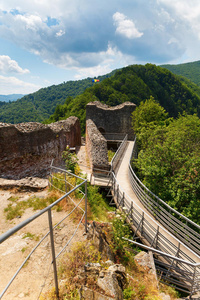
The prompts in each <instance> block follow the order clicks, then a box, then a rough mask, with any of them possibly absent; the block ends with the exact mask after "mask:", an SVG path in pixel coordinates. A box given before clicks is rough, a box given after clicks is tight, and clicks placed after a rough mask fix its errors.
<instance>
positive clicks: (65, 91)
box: [0, 71, 114, 124]
mask: <svg viewBox="0 0 200 300" xmlns="http://www.w3.org/2000/svg"><path fill="white" fill-rule="evenodd" d="M113 73H114V71H113V72H111V73H110V74H107V75H104V76H99V77H98V79H99V80H103V79H104V78H106V77H108V76H111V75H112V74H113ZM92 85H93V83H92V78H87V79H83V80H77V81H68V82H63V83H61V84H59V85H52V86H49V87H47V88H42V89H40V90H39V91H37V92H35V93H32V94H29V95H26V96H24V97H23V98H21V99H19V100H17V101H16V102H13V103H5V102H0V108H1V110H0V122H5V123H14V124H15V123H21V122H30V121H37V122H42V121H44V120H45V119H47V118H49V117H50V116H51V115H52V114H53V113H54V111H55V108H56V106H57V105H58V104H64V103H65V100H66V98H67V97H69V96H71V97H76V96H77V95H79V94H81V93H83V92H84V90H85V89H86V88H87V87H90V86H92Z"/></svg>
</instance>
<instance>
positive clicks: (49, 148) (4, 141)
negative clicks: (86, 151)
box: [0, 117, 81, 179]
mask: <svg viewBox="0 0 200 300" xmlns="http://www.w3.org/2000/svg"><path fill="white" fill-rule="evenodd" d="M67 145H69V146H70V147H75V146H78V145H81V129H80V123H79V120H78V118H76V117H69V118H68V119H66V120H62V121H58V122H56V123H52V124H49V125H44V124H41V123H37V122H29V123H20V124H15V125H13V124H5V123H0V177H2V178H7V179H20V178H23V177H28V176H32V177H33V176H37V177H45V176H47V173H48V169H49V166H50V164H51V161H52V159H54V160H55V163H58V164H59V163H60V162H61V160H62V152H63V151H64V150H65V149H66V146H67Z"/></svg>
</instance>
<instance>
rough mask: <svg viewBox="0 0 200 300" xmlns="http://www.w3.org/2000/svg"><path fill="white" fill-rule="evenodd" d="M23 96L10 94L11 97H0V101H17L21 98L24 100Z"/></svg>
mask: <svg viewBox="0 0 200 300" xmlns="http://www.w3.org/2000/svg"><path fill="white" fill-rule="evenodd" d="M23 96H24V95H23V94H10V95H0V101H1V102H9V101H11V102H12V101H16V100H18V99H20V98H22V97H23Z"/></svg>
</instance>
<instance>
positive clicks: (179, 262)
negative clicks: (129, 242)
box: [111, 141, 200, 295]
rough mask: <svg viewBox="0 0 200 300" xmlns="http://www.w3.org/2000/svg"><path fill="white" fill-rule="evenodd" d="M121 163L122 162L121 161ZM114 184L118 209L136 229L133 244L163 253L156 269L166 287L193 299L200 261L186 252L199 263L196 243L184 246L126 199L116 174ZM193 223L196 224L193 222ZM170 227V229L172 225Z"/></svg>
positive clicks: (151, 205) (199, 281)
mask: <svg viewBox="0 0 200 300" xmlns="http://www.w3.org/2000/svg"><path fill="white" fill-rule="evenodd" d="M126 143H127V141H124V144H123V146H122V145H121V146H122V147H123V151H124V149H125V147H126ZM123 151H121V154H122V153H123ZM134 151H135V148H134V149H133V154H134ZM119 153H120V151H119ZM118 155H120V154H118ZM114 159H115V158H114ZM117 160H118V161H119V160H120V158H119V157H118V158H117ZM131 169H132V168H131V166H130V165H129V177H130V179H131V176H130V175H131V174H132V172H133V171H131ZM112 170H113V171H115V167H113V166H112ZM111 181H112V187H111V189H112V195H113V198H114V200H115V203H116V205H117V207H118V208H120V209H121V210H122V211H123V212H124V213H125V214H126V217H127V221H128V222H129V223H130V225H131V227H132V228H133V231H134V236H133V240H134V239H135V238H136V235H137V236H138V237H139V238H140V239H141V240H143V241H144V242H145V244H147V245H149V246H150V247H151V248H154V249H157V250H158V251H160V253H159V254H158V253H157V254H155V265H156V269H157V272H158V273H159V274H160V280H161V281H162V282H164V283H165V284H168V285H171V286H174V285H175V286H176V288H177V289H178V290H180V291H184V292H186V293H189V294H190V295H193V294H195V293H196V292H198V291H200V264H197V263H196V261H195V260H194V259H192V258H191V257H189V256H188V254H187V253H186V251H184V250H188V251H187V252H190V253H191V254H192V255H193V257H196V258H197V261H199V259H200V257H199V256H198V254H196V253H197V251H194V249H193V248H195V246H194V243H193V245H192V247H190V245H189V244H188V246H187V245H185V243H182V242H181V239H179V236H177V235H174V234H173V232H172V233H170V232H168V231H167V230H166V229H165V228H164V227H162V225H160V224H159V223H157V222H156V221H155V220H154V219H153V218H152V217H151V216H150V215H148V214H147V213H146V212H145V211H144V210H142V208H140V207H139V206H138V205H137V204H136V203H135V202H133V200H132V199H131V198H130V197H129V196H128V195H126V193H125V191H124V190H123V189H122V188H121V187H120V183H119V182H117V179H116V177H115V174H114V172H112V180H111ZM131 183H132V186H133V188H134V191H135V193H136V195H137V196H138V198H139V199H140V198H141V195H143V201H141V202H142V203H143V202H144V203H145V204H146V206H147V207H148V208H149V209H148V210H149V211H150V212H151V213H152V211H153V214H152V215H153V216H154V215H155V212H156V211H155V209H154V210H153V208H154V202H153V203H151V202H150V201H147V200H146V198H145V200H144V193H143V192H142V191H141V190H140V185H139V184H138V183H137V182H135V183H134V185H133V181H131ZM146 197H147V199H148V200H149V198H150V196H149V194H147V196H146ZM145 201H146V202H145ZM147 204H148V205H147ZM165 217H166V218H168V217H169V216H168V215H167V214H166V216H165ZM173 217H174V216H173V215H171V216H170V219H168V223H169V221H170V220H171V219H173ZM186 219H187V218H186ZM188 221H190V220H188ZM174 222H175V220H174ZM179 222H180V220H178V221H177V223H178V224H179ZM190 222H191V223H192V224H193V222H192V221H190ZM166 223H167V222H166ZM179 225H180V224H179ZM197 226H198V225H197ZM166 227H167V226H166ZM168 227H170V226H169V224H168ZM167 229H168V228H167ZM185 229H186V227H184V230H185ZM179 230H181V229H180V228H179ZM193 231H194V230H193V229H192V230H191V228H190V231H189V230H188V231H187V232H185V231H184V233H185V235H186V236H187V235H188V232H190V233H191V232H193ZM194 232H195V231H194ZM194 237H196V242H197V243H198V242H199V241H198V238H197V237H198V235H196V234H195V235H194ZM194 237H193V238H192V241H193V240H195V238H194ZM195 252H196V253H195Z"/></svg>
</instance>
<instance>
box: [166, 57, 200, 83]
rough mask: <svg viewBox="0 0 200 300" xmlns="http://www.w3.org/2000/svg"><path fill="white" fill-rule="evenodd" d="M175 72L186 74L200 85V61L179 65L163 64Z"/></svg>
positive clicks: (185, 75)
mask: <svg viewBox="0 0 200 300" xmlns="http://www.w3.org/2000/svg"><path fill="white" fill-rule="evenodd" d="M161 67H163V68H166V69H168V70H169V71H171V72H172V73H174V74H177V75H181V76H184V77H186V78H188V79H189V80H191V81H192V82H194V83H195V84H197V85H198V86H200V61H195V62H191V63H185V64H178V65H161Z"/></svg>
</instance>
